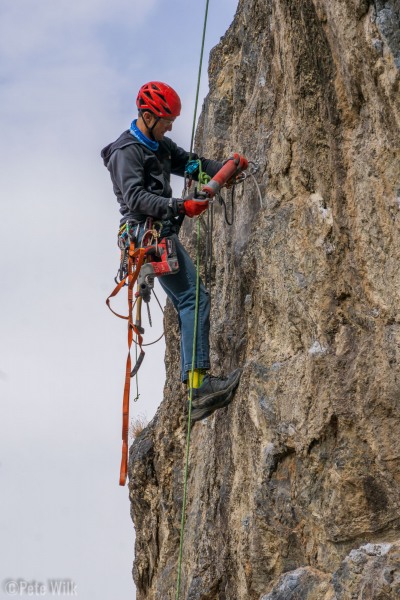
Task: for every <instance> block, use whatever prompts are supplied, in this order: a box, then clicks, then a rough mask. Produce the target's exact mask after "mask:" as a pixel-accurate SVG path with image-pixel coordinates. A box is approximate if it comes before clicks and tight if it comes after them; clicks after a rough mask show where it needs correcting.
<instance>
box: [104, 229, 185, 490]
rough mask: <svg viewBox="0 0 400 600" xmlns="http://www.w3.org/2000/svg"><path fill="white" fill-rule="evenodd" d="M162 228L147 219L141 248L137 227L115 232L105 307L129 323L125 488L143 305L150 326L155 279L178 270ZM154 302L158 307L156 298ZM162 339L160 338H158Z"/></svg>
mask: <svg viewBox="0 0 400 600" xmlns="http://www.w3.org/2000/svg"><path fill="white" fill-rule="evenodd" d="M161 228H162V225H161V223H159V222H154V221H153V219H151V218H148V219H147V220H146V224H145V231H144V234H143V237H142V241H141V246H140V247H137V246H138V236H139V229H140V225H137V224H136V223H135V224H131V223H129V222H127V223H125V224H124V225H123V226H122V227H121V229H120V230H119V233H118V246H119V248H120V250H121V259H120V266H119V269H118V274H117V277H116V278H115V280H116V283H117V286H116V288H115V289H114V290H113V291H112V292H111V294H110V295H109V296H108V298H107V300H106V303H107V306H108V308H109V309H110V310H111V312H112V313H114V315H116V316H117V317H119V318H120V319H126V320H127V321H128V356H127V359H126V369H125V384H124V394H123V401H122V457H121V468H120V479H119V484H120V485H125V483H126V476H127V470H128V430H129V398H130V381H131V378H132V377H135V376H136V375H137V372H138V370H139V368H140V366H141V364H142V362H143V359H144V356H145V352H144V350H143V347H144V346H146V345H149V344H144V343H143V334H144V328H143V326H142V317H141V310H142V303H143V302H144V303H145V304H146V305H147V309H148V315H149V323H150V324H151V315H150V309H149V301H150V297H151V292H152V290H153V287H154V279H155V277H160V276H162V275H166V274H173V273H176V272H177V271H178V270H179V263H178V258H177V255H176V248H175V242H174V240H173V239H172V238H169V237H165V238H163V239H161V241H159V238H160V235H161ZM136 283H137V291H136V293H134V292H133V288H134V286H135V284H136ZM125 286H127V287H128V315H120V314H119V313H117V312H116V311H115V310H114V309H113V308H112V307H111V304H110V300H111V298H114V297H115V296H116V295H117V294H118V293H119V292H120V291H121V289H122V288H123V287H125ZM157 302H158V304H159V306H160V308H161V305H160V302H159V300H158V298H157ZM134 308H136V312H135V321H134V320H133V311H134ZM161 310H162V308H161ZM134 335H135V336H136V340H134ZM161 337H162V336H161ZM161 337H160V338H159V339H161ZM156 341H158V340H156ZM133 342H135V343H136V344H137V346H138V347H139V350H140V353H139V356H137V353H136V362H135V365H134V367H133V368H132V361H131V346H132V343H133ZM151 343H155V342H151ZM138 396H139V391H138V388H137V393H136V398H137V397H138Z"/></svg>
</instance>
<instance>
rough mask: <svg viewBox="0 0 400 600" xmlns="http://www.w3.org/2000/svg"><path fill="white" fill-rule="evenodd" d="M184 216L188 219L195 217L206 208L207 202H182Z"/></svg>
mask: <svg viewBox="0 0 400 600" xmlns="http://www.w3.org/2000/svg"><path fill="white" fill-rule="evenodd" d="M183 208H184V210H185V215H187V216H188V217H197V216H198V215H201V213H202V212H204V211H205V210H207V208H208V200H185V201H184V202H183Z"/></svg>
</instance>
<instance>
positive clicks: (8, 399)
mask: <svg viewBox="0 0 400 600" xmlns="http://www.w3.org/2000/svg"><path fill="white" fill-rule="evenodd" d="M236 5H237V0H218V1H217V0H214V1H213V0H211V2H210V12H209V28H208V33H207V44H206V52H205V63H204V71H203V84H202V91H201V96H200V97H201V98H203V97H204V95H205V94H206V93H207V62H208V53H209V50H210V48H211V47H212V46H214V45H215V44H216V43H217V42H218V40H219V38H220V36H222V35H223V34H224V32H225V31H226V29H227V27H228V26H229V24H230V22H231V21H232V18H233V16H234V12H235V10H236ZM0 13H1V19H0V58H1V60H0V85H1V96H0V98H1V100H0V102H1V111H0V121H1V123H0V130H1V144H0V165H1V167H0V168H1V179H0V186H1V203H2V218H1V221H0V243H1V253H0V274H1V289H2V295H1V299H2V310H1V314H0V319H1V322H0V325H1V327H0V336H1V337H0V340H1V343H0V399H1V402H0V410H1V415H0V424H1V435H0V481H1V496H0V540H1V544H2V553H1V562H0V586H1V591H0V598H9V597H10V595H9V594H7V593H6V591H5V590H4V588H3V581H4V580H8V579H13V580H19V579H21V580H25V581H36V582H38V583H44V584H45V585H48V580H50V579H63V580H72V581H73V582H74V583H75V584H76V585H77V590H78V597H79V598H81V599H82V600H94V599H96V600H110V599H111V598H118V600H124V599H125V598H126V599H128V598H129V599H132V598H134V597H135V592H134V586H133V582H132V578H131V567H132V561H133V551H134V548H133V543H134V531H133V525H132V523H131V520H130V516H129V501H128V494H127V488H121V487H119V485H118V478H119V463H120V446H121V443H120V430H121V402H122V390H123V381H124V368H125V360H126V324H125V322H123V321H121V320H119V319H117V318H115V317H114V316H113V315H112V314H111V313H110V312H109V311H108V309H107V308H106V306H105V298H106V296H107V295H108V293H109V292H110V291H111V290H112V288H113V278H114V275H115V273H116V270H117V267H118V260H119V253H118V249H117V247H116V233H117V228H118V221H119V216H118V210H117V204H116V201H115V199H114V196H113V193H112V188H111V182H110V180H109V175H108V172H107V171H106V169H105V168H104V167H103V165H102V162H101V159H100V156H99V152H100V150H101V148H102V147H103V146H104V145H106V144H107V143H108V142H110V141H112V140H113V139H116V138H117V137H118V135H119V134H120V133H121V132H122V131H123V130H124V129H127V128H128V126H129V124H130V121H131V120H132V118H134V117H135V116H136V111H135V110H134V107H135V98H136V93H137V89H138V87H139V86H140V85H141V84H142V83H144V82H145V81H148V80H152V79H156V80H157V79H158V80H161V81H166V82H168V83H170V84H171V85H172V86H173V87H174V88H175V89H176V90H177V91H178V93H179V94H180V95H181V98H182V101H183V112H182V116H181V118H180V119H179V120H178V122H177V123H176V125H175V126H174V131H173V133H172V137H173V138H174V139H175V141H177V143H179V144H180V145H182V146H184V147H186V148H188V146H189V143H190V133H191V120H192V115H193V104H194V97H195V84H196V79H197V66H198V58H199V51H200V38H201V28H202V22H203V17H204V5H203V3H202V2H197V3H193V2H183V1H181V0H178V1H174V2H167V1H166V0H146V3H141V2H140V3H139V2H137V1H135V0H133V2H132V0H114V1H113V2H112V3H111V2H110V1H109V0H82V2H81V3H79V4H78V3H75V2H73V3H71V2H67V1H66V0H38V1H37V2H32V1H31V0H30V1H29V0H3V1H2V3H1V7H0ZM180 189H181V187H180V184H179V186H178V187H177V188H176V190H175V191H176V193H179V192H180ZM124 300H125V298H124ZM116 306H118V303H117V304H116ZM119 306H120V307H121V310H125V302H124V304H123V305H119ZM154 310H155V308H154ZM154 317H155V315H154ZM155 321H156V322H155V324H154V330H155V333H157V332H158V331H160V328H161V320H160V319H159V318H158V319H155ZM151 335H152V334H151V333H149V334H148V338H147V339H149V338H150V337H151ZM163 354H164V348H163V345H162V344H159V345H158V346H157V347H152V348H151V349H148V352H147V355H146V360H145V362H144V364H143V367H142V369H141V371H140V388H141V390H140V391H141V396H140V399H139V402H138V403H137V404H136V405H135V406H133V407H132V409H131V413H133V414H135V413H140V414H143V415H146V416H147V418H148V419H150V418H151V417H152V416H153V415H154V413H155V410H156V408H157V406H158V404H159V402H160V401H161V398H162V386H163V382H164V365H163ZM154 364H157V365H158V368H157V372H158V376H157V377H155V376H154V372H155V369H154ZM50 596H51V595H50V593H47V594H46V595H45V596H44V597H50Z"/></svg>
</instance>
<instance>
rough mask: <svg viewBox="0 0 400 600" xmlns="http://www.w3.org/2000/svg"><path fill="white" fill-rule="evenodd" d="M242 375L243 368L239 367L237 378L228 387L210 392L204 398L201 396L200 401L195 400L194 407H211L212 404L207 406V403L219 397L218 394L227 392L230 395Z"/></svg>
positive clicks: (222, 394) (223, 394)
mask: <svg viewBox="0 0 400 600" xmlns="http://www.w3.org/2000/svg"><path fill="white" fill-rule="evenodd" d="M241 376H242V369H238V372H237V374H236V377H235V379H234V380H233V381H232V383H231V384H230V385H229V386H228V387H227V388H225V389H224V390H223V391H222V390H219V391H218V392H214V393H211V394H208V396H204V398H200V400H199V401H196V400H195V401H194V407H195V408H211V407H210V406H208V407H207V404H209V403H210V400H213V399H214V398H218V396H225V394H228V395H229V394H230V393H231V392H233V391H234V390H235V389H236V387H237V386H238V384H239V380H240V377H241ZM215 406H216V408H219V405H218V404H216V405H215Z"/></svg>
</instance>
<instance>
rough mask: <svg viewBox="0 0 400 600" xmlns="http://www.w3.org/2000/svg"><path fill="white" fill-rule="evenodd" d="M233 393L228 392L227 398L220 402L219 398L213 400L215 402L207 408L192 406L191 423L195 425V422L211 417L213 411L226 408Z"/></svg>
mask: <svg viewBox="0 0 400 600" xmlns="http://www.w3.org/2000/svg"><path fill="white" fill-rule="evenodd" d="M234 393H235V392H234V391H233V392H230V393H229V394H228V396H226V397H225V398H224V399H223V400H221V399H220V398H218V399H215V402H214V403H212V404H210V405H209V406H198V407H196V406H194V407H193V408H192V423H196V421H202V420H203V419H206V418H207V417H209V416H210V415H212V413H213V412H214V411H215V410H218V409H219V408H223V407H224V406H228V404H229V403H230V401H231V400H232V398H233V395H234ZM217 405H218V406H217Z"/></svg>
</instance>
